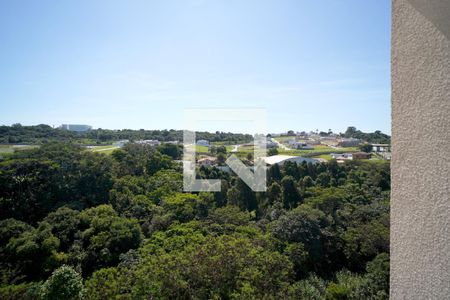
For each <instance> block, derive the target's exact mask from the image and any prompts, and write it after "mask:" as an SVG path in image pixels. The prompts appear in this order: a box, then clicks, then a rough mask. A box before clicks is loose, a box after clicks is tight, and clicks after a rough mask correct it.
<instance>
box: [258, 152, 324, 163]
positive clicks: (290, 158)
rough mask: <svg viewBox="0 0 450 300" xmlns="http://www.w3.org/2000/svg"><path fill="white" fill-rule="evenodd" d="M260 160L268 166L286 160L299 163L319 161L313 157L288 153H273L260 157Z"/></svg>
mask: <svg viewBox="0 0 450 300" xmlns="http://www.w3.org/2000/svg"><path fill="white" fill-rule="evenodd" d="M262 160H263V161H264V162H265V163H266V164H267V165H269V166H271V165H274V164H278V165H280V166H282V165H284V164H285V163H286V162H287V161H291V162H295V163H297V164H301V163H303V162H306V163H313V164H317V163H318V162H319V161H318V160H317V159H314V158H308V157H301V156H290V155H273V156H267V157H262Z"/></svg>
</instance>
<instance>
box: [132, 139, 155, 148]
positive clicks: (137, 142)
mask: <svg viewBox="0 0 450 300" xmlns="http://www.w3.org/2000/svg"><path fill="white" fill-rule="evenodd" d="M135 143H136V144H140V145H150V146H153V147H156V146H159V145H160V144H161V142H160V141H158V140H139V141H136V142H135Z"/></svg>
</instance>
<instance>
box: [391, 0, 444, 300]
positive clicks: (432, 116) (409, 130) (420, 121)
mask: <svg viewBox="0 0 450 300" xmlns="http://www.w3.org/2000/svg"><path fill="white" fill-rule="evenodd" d="M449 33H450V0H420V1H419V0H394V1H393V22H392V136H393V140H392V151H393V153H392V202H391V203H392V210H391V292H390V293H391V299H450V42H449Z"/></svg>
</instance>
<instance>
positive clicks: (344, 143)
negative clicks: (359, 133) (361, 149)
mask: <svg viewBox="0 0 450 300" xmlns="http://www.w3.org/2000/svg"><path fill="white" fill-rule="evenodd" d="M359 144H361V140H360V139H355V138H349V139H342V140H341V141H340V142H339V144H338V146H341V147H356V146H358V145H359Z"/></svg>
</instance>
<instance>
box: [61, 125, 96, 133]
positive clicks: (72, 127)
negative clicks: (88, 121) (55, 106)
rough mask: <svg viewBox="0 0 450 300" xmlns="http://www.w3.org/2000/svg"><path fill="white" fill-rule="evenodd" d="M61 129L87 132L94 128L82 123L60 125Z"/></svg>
mask: <svg viewBox="0 0 450 300" xmlns="http://www.w3.org/2000/svg"><path fill="white" fill-rule="evenodd" d="M59 129H64V130H69V131H76V132H85V131H89V130H91V129H92V126H90V125H81V124H62V125H61V126H59Z"/></svg>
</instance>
